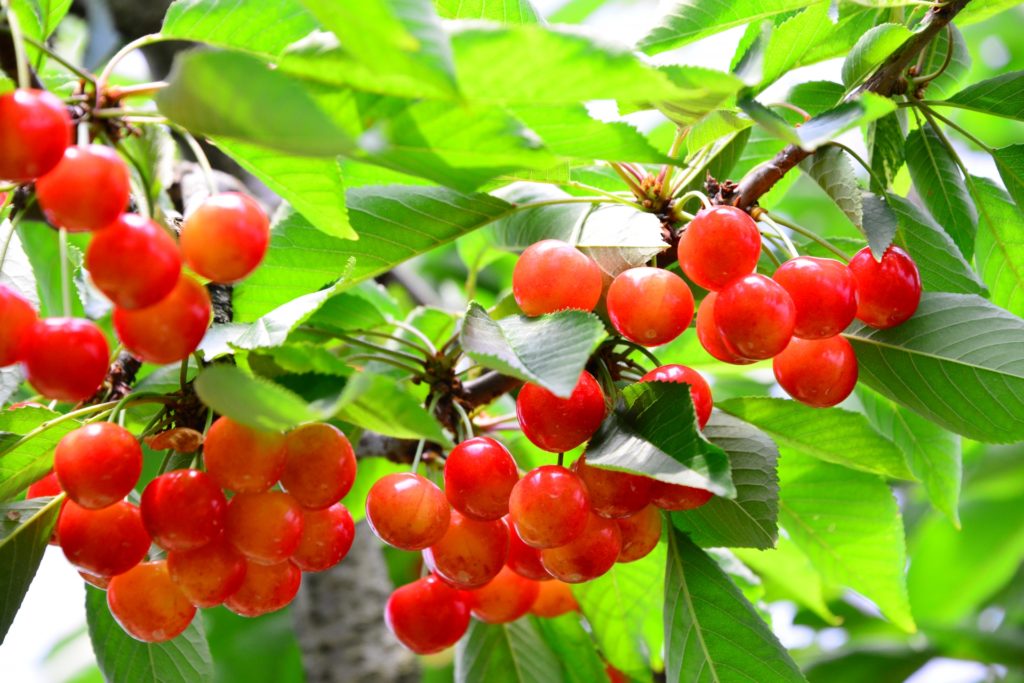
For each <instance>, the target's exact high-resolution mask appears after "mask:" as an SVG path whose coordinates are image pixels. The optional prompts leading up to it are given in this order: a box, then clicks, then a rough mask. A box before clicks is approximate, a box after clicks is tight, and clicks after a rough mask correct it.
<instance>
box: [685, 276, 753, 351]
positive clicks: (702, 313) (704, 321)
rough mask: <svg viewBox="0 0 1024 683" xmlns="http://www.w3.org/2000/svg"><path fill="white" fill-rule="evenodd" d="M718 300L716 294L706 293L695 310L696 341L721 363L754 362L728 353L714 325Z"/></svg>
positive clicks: (720, 334)
mask: <svg viewBox="0 0 1024 683" xmlns="http://www.w3.org/2000/svg"><path fill="white" fill-rule="evenodd" d="M717 300H718V292H708V295H707V296H705V297H704V300H703V301H701V302H700V306H699V307H698V308H697V340H698V341H699V342H700V345H701V346H703V347H704V350H705V351H707V352H708V353H709V354H710V355H711V357H712V358H716V359H718V360H720V361H722V362H723V363H730V364H732V365H749V364H751V363H753V362H754V361H752V360H750V359H748V358H741V357H740V356H737V355H736V354H735V353H733V352H732V351H730V350H729V349H728V348H726V346H725V342H724V341H723V340H722V333H721V332H719V331H718V326H717V325H715V301H717Z"/></svg>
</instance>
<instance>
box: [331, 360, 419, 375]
mask: <svg viewBox="0 0 1024 683" xmlns="http://www.w3.org/2000/svg"><path fill="white" fill-rule="evenodd" d="M346 360H366V361H374V362H377V363H384V364H386V365H390V366H392V367H395V368H398V369H399V370H405V371H406V372H408V373H410V374H412V375H415V376H417V377H419V376H421V375H422V374H423V368H414V367H410V366H408V365H406V364H405V363H400V362H399V361H397V360H392V359H390V358H381V357H380V356H370V355H355V356H348V357H347V358H346Z"/></svg>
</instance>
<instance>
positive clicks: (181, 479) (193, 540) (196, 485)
mask: <svg viewBox="0 0 1024 683" xmlns="http://www.w3.org/2000/svg"><path fill="white" fill-rule="evenodd" d="M227 506H228V502H227V500H226V499H225V498H224V493H223V492H222V491H221V490H220V487H219V486H217V484H216V483H215V482H214V481H213V479H212V478H211V477H210V475H208V474H207V473H206V472H200V471H199V470H194V469H187V470H174V471H173V472H166V473H164V474H161V475H160V476H158V477H156V478H155V479H153V480H152V481H151V482H149V484H147V485H146V489H145V490H144V491H143V492H142V500H141V502H140V503H139V509H140V510H142V522H143V523H144V524H145V525H146V531H148V532H149V535H150V536H151V537H152V538H153V542H154V543H156V544H157V545H158V546H160V547H161V548H163V549H165V550H192V549H194V548H199V547H201V546H204V545H206V544H208V543H211V542H212V541H214V540H216V539H218V538H219V537H220V536H221V535H222V534H223V533H224V526H225V520H226V514H227Z"/></svg>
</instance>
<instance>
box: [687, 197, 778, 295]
mask: <svg viewBox="0 0 1024 683" xmlns="http://www.w3.org/2000/svg"><path fill="white" fill-rule="evenodd" d="M678 256H679V266H680V267H681V268H682V269H683V272H684V273H686V276H687V277H688V278H690V279H691V280H693V281H694V282H696V283H697V284H698V285H700V286H701V287H703V288H704V289H709V290H712V291H717V290H720V289H722V288H723V287H725V286H726V285H727V284H729V283H730V282H732V281H733V280H735V279H736V278H738V277H743V276H744V275H748V274H750V273H752V272H754V268H756V267H757V260H758V258H759V257H760V256H761V233H760V232H758V229H757V223H755V222H754V220H753V219H752V218H751V217H750V216H748V215H747V214H746V213H745V212H744V211H742V210H740V209H737V208H736V207H734V206H716V207H714V208H711V209H704V210H702V211H700V212H698V213H697V216H696V217H695V218H694V219H693V220H692V221H690V223H689V225H687V226H686V230H685V231H683V234H682V236H680V238H679V254H678Z"/></svg>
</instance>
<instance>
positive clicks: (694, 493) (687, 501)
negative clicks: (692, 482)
mask: <svg viewBox="0 0 1024 683" xmlns="http://www.w3.org/2000/svg"><path fill="white" fill-rule="evenodd" d="M714 495H715V494H713V493H711V491H708V490H706V489H698V488H694V487H692V486H682V485H681V484H669V483H668V482H664V481H655V482H654V488H653V490H652V496H651V504H652V505H654V506H656V507H659V508H661V509H662V510H670V511H673V512H680V511H682V510H693V509H695V508H699V507H700V506H701V505H704V504H706V503H707V502H708V501H709V500H711V499H712V498H713V497H714Z"/></svg>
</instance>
